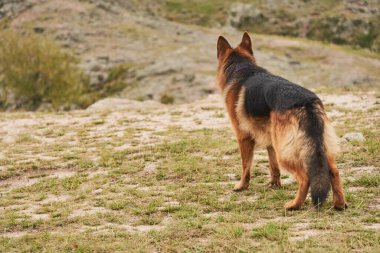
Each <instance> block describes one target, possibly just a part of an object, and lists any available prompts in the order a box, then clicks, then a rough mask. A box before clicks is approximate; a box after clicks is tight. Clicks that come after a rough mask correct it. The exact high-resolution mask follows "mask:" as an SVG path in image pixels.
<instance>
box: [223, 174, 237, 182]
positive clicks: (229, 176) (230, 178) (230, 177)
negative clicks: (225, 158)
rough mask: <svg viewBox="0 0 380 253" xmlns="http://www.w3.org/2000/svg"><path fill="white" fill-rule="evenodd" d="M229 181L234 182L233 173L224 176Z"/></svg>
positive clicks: (234, 176)
mask: <svg viewBox="0 0 380 253" xmlns="http://www.w3.org/2000/svg"><path fill="white" fill-rule="evenodd" d="M225 175H226V176H227V177H228V179H229V180H231V181H235V180H236V174H235V173H231V174H225Z"/></svg>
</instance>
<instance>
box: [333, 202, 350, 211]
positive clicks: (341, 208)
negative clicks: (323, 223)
mask: <svg viewBox="0 0 380 253" xmlns="http://www.w3.org/2000/svg"><path fill="white" fill-rule="evenodd" d="M334 208H335V210H337V211H344V210H345V209H347V208H348V205H347V203H343V204H341V203H340V204H339V203H334Z"/></svg>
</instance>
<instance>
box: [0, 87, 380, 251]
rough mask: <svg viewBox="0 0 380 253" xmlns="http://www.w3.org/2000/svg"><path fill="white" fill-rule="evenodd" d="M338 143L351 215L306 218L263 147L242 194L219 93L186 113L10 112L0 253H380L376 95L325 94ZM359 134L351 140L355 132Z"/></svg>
mask: <svg viewBox="0 0 380 253" xmlns="http://www.w3.org/2000/svg"><path fill="white" fill-rule="evenodd" d="M320 95H321V97H322V99H323V100H324V103H325V105H326V108H327V110H328V115H330V117H331V119H332V121H333V122H334V125H335V127H336V129H337V133H338V135H339V136H340V137H341V147H342V152H341V154H340V156H339V157H338V167H339V169H340V171H341V174H342V178H343V183H344V191H345V194H346V197H347V202H348V205H349V209H347V210H345V211H343V212H337V211H335V210H333V209H332V203H331V197H329V199H328V201H327V203H326V205H325V206H324V207H323V208H322V209H321V210H320V211H319V212H317V211H316V210H314V208H312V207H311V203H310V199H307V201H306V203H305V205H304V206H303V208H302V209H301V210H299V211H294V212H286V211H285V209H284V208H283V205H284V203H285V202H286V201H288V200H290V199H291V198H292V197H294V194H295V190H296V184H295V182H294V179H293V178H292V177H291V176H289V175H286V174H284V175H283V176H282V182H283V187H281V188H280V189H277V190H273V189H270V188H268V186H267V183H268V182H269V174H268V157H267V155H266V153H265V151H264V150H257V151H256V154H255V163H254V167H253V171H252V172H253V173H252V174H253V176H252V184H251V187H250V189H249V190H247V191H245V192H242V193H234V192H233V191H232V188H233V186H234V184H235V183H236V182H237V180H238V178H239V175H240V161H239V159H240V157H239V153H238V147H237V143H236V141H235V140H234V136H233V133H232V131H231V130H230V127H229V122H228V119H227V118H226V116H225V112H224V108H223V104H222V102H221V99H220V97H219V96H218V95H211V96H209V97H208V98H206V99H203V100H199V101H197V102H194V103H191V104H183V105H180V106H174V105H161V104H159V103H157V102H136V101H130V100H125V99H106V100H103V101H101V102H98V103H97V104H95V105H93V106H92V107H90V108H89V109H87V110H85V111H73V112H69V113H60V114H46V113H33V114H30V113H1V114H0V119H1V120H0V122H1V123H0V136H1V140H0V150H1V152H0V178H1V181H0V194H1V199H0V231H1V232H0V238H1V239H0V242H1V243H0V251H1V252H20V251H27V252H40V251H46V252H57V251H70V252H115V251H119V252H125V251H128V252H177V251H200V252H216V251H219V252H226V251H229V252H230V251H239V252H249V251H268V250H270V251H272V252H273V251H274V252H277V251H292V252H304V251H310V252H319V251H322V250H323V251H328V252H342V251H343V252H347V251H357V252H376V251H378V250H379V249H380V237H379V231H380V230H379V229H380V216H379V213H380V211H379V210H380V191H379V182H380V174H379V157H380V146H379V143H380V137H379V136H380V134H379V129H380V121H379V119H380V117H379V116H380V115H379V104H380V100H379V98H380V94H379V93H376V92H356V93H355V94H352V92H350V93H347V92H346V93H345V92H339V94H335V95H333V94H326V93H321V94H320ZM353 133H354V134H353Z"/></svg>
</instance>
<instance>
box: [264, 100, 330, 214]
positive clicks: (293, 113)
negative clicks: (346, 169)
mask: <svg viewBox="0 0 380 253" xmlns="http://www.w3.org/2000/svg"><path fill="white" fill-rule="evenodd" d="M271 123H272V126H271V127H272V130H271V135H272V136H271V137H272V143H273V147H274V148H275V150H276V153H277V159H278V162H279V164H280V167H281V168H284V169H286V170H288V171H289V172H291V173H292V174H294V175H295V177H296V179H297V182H298V184H299V189H298V192H297V196H296V198H295V199H294V200H293V201H292V204H291V205H290V207H292V208H299V207H300V205H302V203H303V201H304V200H305V198H306V195H307V191H308V188H309V186H310V188H311V197H312V201H313V204H314V205H316V206H318V205H320V204H322V203H323V202H324V201H325V199H326V197H327V195H328V192H329V190H330V182H331V173H330V168H329V161H328V152H330V154H335V153H336V146H337V145H336V144H335V138H334V136H335V135H334V132H333V131H331V127H330V126H329V125H328V121H327V117H326V115H325V112H324V110H323V106H322V104H321V102H320V101H319V100H317V101H315V102H313V103H309V104H306V105H305V106H303V107H300V108H294V109H290V110H286V111H283V112H272V113H271ZM329 157H333V156H331V155H330V156H329Z"/></svg>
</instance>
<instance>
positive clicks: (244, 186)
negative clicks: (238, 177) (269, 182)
mask: <svg viewBox="0 0 380 253" xmlns="http://www.w3.org/2000/svg"><path fill="white" fill-rule="evenodd" d="M248 186H249V183H245V182H241V181H240V182H239V183H237V184H236V185H235V187H234V191H235V192H240V191H244V190H247V189H248Z"/></svg>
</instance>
